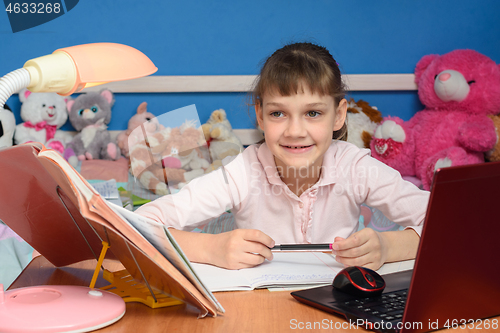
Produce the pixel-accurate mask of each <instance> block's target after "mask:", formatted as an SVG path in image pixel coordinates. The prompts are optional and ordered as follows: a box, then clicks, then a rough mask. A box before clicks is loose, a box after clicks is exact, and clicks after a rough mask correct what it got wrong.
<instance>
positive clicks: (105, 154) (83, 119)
mask: <svg viewBox="0 0 500 333" xmlns="http://www.w3.org/2000/svg"><path fill="white" fill-rule="evenodd" d="M114 102H115V100H114V96H113V93H112V92H111V91H109V90H107V89H104V90H101V92H99V93H97V92H89V93H86V94H81V95H80V96H78V97H77V98H76V99H74V100H70V101H68V103H67V104H66V105H67V109H68V112H69V121H70V122H71V125H73V127H74V128H75V129H76V130H77V131H78V132H79V133H78V134H76V135H75V137H74V138H73V140H72V141H71V142H70V143H69V144H68V147H67V148H66V150H65V152H64V157H65V158H66V159H67V160H68V161H69V162H70V164H72V165H76V164H77V163H78V160H80V161H83V160H92V159H104V160H117V159H118V158H120V150H119V148H118V146H117V145H116V144H115V143H114V142H112V140H111V136H110V134H109V132H108V130H107V124H108V123H109V121H110V120H111V107H112V106H113V103H114Z"/></svg>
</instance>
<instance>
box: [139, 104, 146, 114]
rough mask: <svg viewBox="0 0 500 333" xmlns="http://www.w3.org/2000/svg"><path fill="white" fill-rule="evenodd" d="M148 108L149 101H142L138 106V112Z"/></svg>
mask: <svg viewBox="0 0 500 333" xmlns="http://www.w3.org/2000/svg"><path fill="white" fill-rule="evenodd" d="M147 110H148V103H146V102H142V103H141V105H139V106H138V107H137V113H139V114H141V113H144V112H146V111H147Z"/></svg>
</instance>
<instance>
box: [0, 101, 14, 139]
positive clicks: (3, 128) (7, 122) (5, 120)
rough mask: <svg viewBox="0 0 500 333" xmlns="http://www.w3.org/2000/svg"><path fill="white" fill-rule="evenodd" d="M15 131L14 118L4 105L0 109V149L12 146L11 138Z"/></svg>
mask: <svg viewBox="0 0 500 333" xmlns="http://www.w3.org/2000/svg"><path fill="white" fill-rule="evenodd" d="M15 129H16V118H15V117H14V114H13V113H12V111H11V110H10V108H9V107H8V106H7V104H6V105H4V107H3V108H2V107H0V147H10V146H12V138H13V137H14V130H15Z"/></svg>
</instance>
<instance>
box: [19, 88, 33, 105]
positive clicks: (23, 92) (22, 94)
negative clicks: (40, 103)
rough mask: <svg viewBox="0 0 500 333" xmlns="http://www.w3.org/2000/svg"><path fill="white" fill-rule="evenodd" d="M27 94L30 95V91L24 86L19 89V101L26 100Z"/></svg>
mask: <svg viewBox="0 0 500 333" xmlns="http://www.w3.org/2000/svg"><path fill="white" fill-rule="evenodd" d="M29 95H31V91H29V90H28V89H26V88H23V89H21V91H20V92H19V100H20V101H21V103H24V102H26V100H27V99H28V97H29Z"/></svg>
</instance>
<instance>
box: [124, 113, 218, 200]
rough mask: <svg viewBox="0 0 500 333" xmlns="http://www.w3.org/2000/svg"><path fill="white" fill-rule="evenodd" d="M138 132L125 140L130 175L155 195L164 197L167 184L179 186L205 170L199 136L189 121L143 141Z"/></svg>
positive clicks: (200, 135) (205, 162)
mask: <svg viewBox="0 0 500 333" xmlns="http://www.w3.org/2000/svg"><path fill="white" fill-rule="evenodd" d="M139 129H140V128H136V129H135V130H134V131H133V132H132V133H131V135H130V136H131V137H133V138H134V139H133V141H131V140H130V139H129V152H130V172H131V174H132V175H134V176H135V177H136V178H137V179H138V180H139V182H140V183H141V184H142V185H143V186H144V187H146V188H147V189H150V190H151V191H152V192H154V193H155V194H159V195H164V194H168V193H170V191H169V189H168V186H167V185H169V186H177V187H182V186H183V185H185V184H186V183H188V182H189V181H191V180H192V179H194V178H196V177H198V176H201V175H202V174H204V173H205V169H206V168H208V167H209V163H208V161H207V160H205V159H204V158H203V155H202V154H201V152H200V147H201V146H202V145H203V143H204V139H203V133H202V132H201V130H200V129H196V128H195V127H194V124H193V123H192V122H189V121H187V122H186V123H184V124H183V125H182V126H180V127H176V128H173V129H170V128H168V127H167V128H164V129H162V130H160V131H157V132H156V133H148V135H147V140H146V139H145V138H144V137H142V139H140V136H141V135H140V133H139V131H138V130H139Z"/></svg>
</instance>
